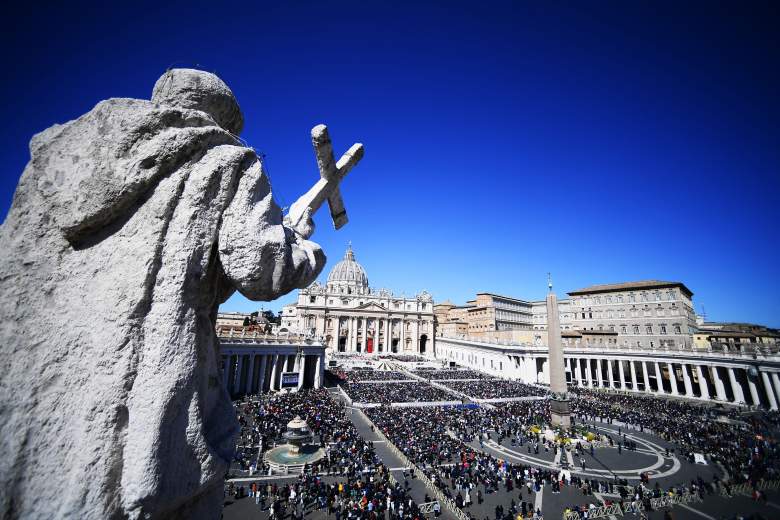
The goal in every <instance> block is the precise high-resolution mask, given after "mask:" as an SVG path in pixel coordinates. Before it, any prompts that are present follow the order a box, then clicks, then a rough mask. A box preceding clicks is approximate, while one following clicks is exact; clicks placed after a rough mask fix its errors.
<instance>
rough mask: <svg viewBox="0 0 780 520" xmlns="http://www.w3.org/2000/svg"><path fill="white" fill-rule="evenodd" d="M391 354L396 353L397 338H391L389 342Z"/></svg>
mask: <svg viewBox="0 0 780 520" xmlns="http://www.w3.org/2000/svg"><path fill="white" fill-rule="evenodd" d="M391 346H392V349H393V354H398V338H393V339H392V343H391Z"/></svg>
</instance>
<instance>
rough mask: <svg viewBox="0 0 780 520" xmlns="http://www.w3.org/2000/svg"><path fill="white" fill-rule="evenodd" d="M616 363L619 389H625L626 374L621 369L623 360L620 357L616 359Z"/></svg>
mask: <svg viewBox="0 0 780 520" xmlns="http://www.w3.org/2000/svg"><path fill="white" fill-rule="evenodd" d="M617 364H618V376H619V377H620V389H621V390H625V389H626V374H625V373H624V370H623V360H622V359H618V360H617Z"/></svg>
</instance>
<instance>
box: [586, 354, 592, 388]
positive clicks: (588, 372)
mask: <svg viewBox="0 0 780 520" xmlns="http://www.w3.org/2000/svg"><path fill="white" fill-rule="evenodd" d="M585 386H587V387H592V386H593V376H592V375H591V367H590V358H585Z"/></svg>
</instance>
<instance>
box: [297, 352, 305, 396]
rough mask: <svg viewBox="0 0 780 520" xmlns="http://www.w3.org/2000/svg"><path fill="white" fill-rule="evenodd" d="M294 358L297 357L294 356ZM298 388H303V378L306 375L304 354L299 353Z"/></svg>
mask: <svg viewBox="0 0 780 520" xmlns="http://www.w3.org/2000/svg"><path fill="white" fill-rule="evenodd" d="M295 359H298V357H297V356H296V358H295ZM297 371H298V390H300V389H301V388H303V378H304V376H305V375H306V354H301V356H300V359H299V360H298V367H297Z"/></svg>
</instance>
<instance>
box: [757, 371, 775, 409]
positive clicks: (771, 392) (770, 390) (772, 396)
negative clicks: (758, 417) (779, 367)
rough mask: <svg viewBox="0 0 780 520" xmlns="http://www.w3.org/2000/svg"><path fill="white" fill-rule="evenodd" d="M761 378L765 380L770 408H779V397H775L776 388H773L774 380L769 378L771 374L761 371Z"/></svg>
mask: <svg viewBox="0 0 780 520" xmlns="http://www.w3.org/2000/svg"><path fill="white" fill-rule="evenodd" d="M761 379H762V380H763V381H764V392H765V393H766V398H767V399H768V400H769V409H770V410H777V398H776V397H775V389H774V388H772V382H771V381H770V380H769V374H767V373H766V372H764V371H761Z"/></svg>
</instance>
